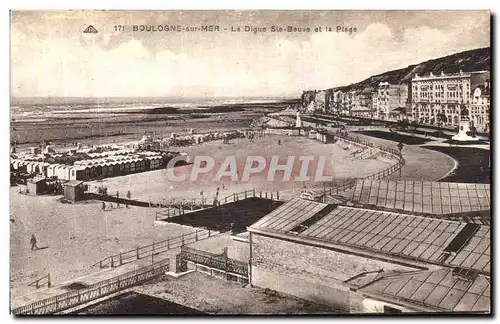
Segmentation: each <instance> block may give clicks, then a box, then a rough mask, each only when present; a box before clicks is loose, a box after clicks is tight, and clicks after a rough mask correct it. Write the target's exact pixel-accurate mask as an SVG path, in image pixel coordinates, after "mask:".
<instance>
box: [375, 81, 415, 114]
mask: <svg viewBox="0 0 500 324" xmlns="http://www.w3.org/2000/svg"><path fill="white" fill-rule="evenodd" d="M377 98H378V99H377V101H378V116H379V118H380V119H395V115H394V114H393V111H394V110H395V109H398V108H402V107H405V104H406V101H407V99H408V86H407V85H405V84H390V83H389V82H381V83H379V85H378V87H377ZM397 115H399V114H397Z"/></svg>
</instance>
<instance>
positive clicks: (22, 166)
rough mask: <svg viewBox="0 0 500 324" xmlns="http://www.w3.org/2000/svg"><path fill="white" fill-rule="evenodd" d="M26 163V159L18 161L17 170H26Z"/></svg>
mask: <svg viewBox="0 0 500 324" xmlns="http://www.w3.org/2000/svg"><path fill="white" fill-rule="evenodd" d="M26 165H27V162H26V161H19V162H18V164H17V170H18V171H19V172H27V170H26Z"/></svg>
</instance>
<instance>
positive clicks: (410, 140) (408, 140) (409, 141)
mask: <svg viewBox="0 0 500 324" xmlns="http://www.w3.org/2000/svg"><path fill="white" fill-rule="evenodd" d="M356 133H360V134H363V135H367V136H372V137H377V138H382V139H385V140H389V141H393V142H398V143H399V142H402V143H403V144H406V145H421V144H425V143H427V142H429V141H430V140H426V139H423V138H420V137H413V136H408V135H402V134H397V133H390V132H383V131H359V132H356Z"/></svg>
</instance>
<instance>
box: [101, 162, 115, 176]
mask: <svg viewBox="0 0 500 324" xmlns="http://www.w3.org/2000/svg"><path fill="white" fill-rule="evenodd" d="M112 175H113V165H111V162H106V163H104V164H103V165H102V176H103V178H109V177H111V176H112Z"/></svg>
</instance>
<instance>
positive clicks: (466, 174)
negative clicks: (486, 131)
mask: <svg viewBox="0 0 500 324" xmlns="http://www.w3.org/2000/svg"><path fill="white" fill-rule="evenodd" d="M425 148H426V149H429V150H434V151H438V152H442V153H444V154H447V155H449V156H451V157H453V158H454V159H455V160H456V161H457V162H458V167H457V168H456V169H455V170H454V171H453V172H452V173H451V174H450V175H448V176H447V177H446V178H444V179H441V181H444V182H465V183H491V168H490V167H489V165H488V164H489V159H490V151H488V150H482V149H478V148H473V147H447V146H426V147H425Z"/></svg>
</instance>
